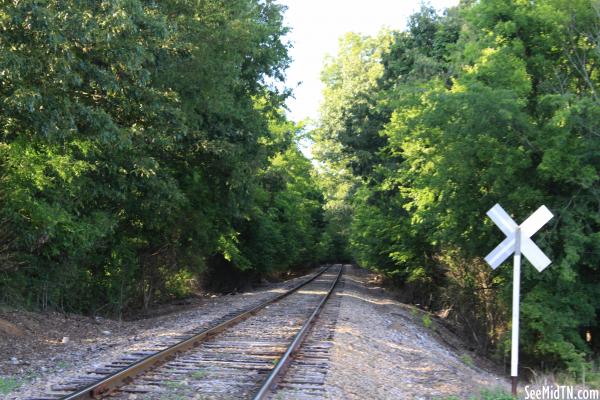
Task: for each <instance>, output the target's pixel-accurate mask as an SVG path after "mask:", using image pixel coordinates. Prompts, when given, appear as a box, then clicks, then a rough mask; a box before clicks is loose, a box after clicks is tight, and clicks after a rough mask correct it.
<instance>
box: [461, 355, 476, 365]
mask: <svg viewBox="0 0 600 400" xmlns="http://www.w3.org/2000/svg"><path fill="white" fill-rule="evenodd" d="M460 359H461V361H462V362H464V363H465V364H467V365H468V366H469V367H472V366H473V365H475V363H474V362H473V358H471V356H470V355H468V354H463V355H462V356H460Z"/></svg>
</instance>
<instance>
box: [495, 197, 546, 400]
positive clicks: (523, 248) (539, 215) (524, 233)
mask: <svg viewBox="0 0 600 400" xmlns="http://www.w3.org/2000/svg"><path fill="white" fill-rule="evenodd" d="M487 215H488V217H490V218H491V219H492V221H494V223H495V224H496V225H498V228H500V230H501V231H502V232H503V233H504V234H505V235H506V239H504V240H503V241H502V243H500V244H499V245H498V246H497V247H496V248H495V249H494V250H492V252H491V253H490V254H488V255H487V257H485V261H486V262H487V263H488V264H489V265H490V266H491V267H492V268H493V269H496V268H498V266H499V265H500V264H502V263H503V262H504V260H506V259H507V258H508V257H509V256H510V255H511V254H513V253H514V255H515V257H514V267H513V299H512V300H513V301H512V338H511V346H512V348H511V354H510V355H511V357H510V375H511V377H512V394H513V396H516V395H517V377H518V364H519V291H520V285H521V254H523V255H524V256H525V257H526V258H527V260H529V262H530V263H531V264H532V265H533V266H534V267H535V268H536V269H537V270H538V271H540V272H542V271H543V270H544V268H546V267H547V266H548V265H550V262H551V261H550V259H549V258H548V257H546V255H545V254H544V253H543V252H542V250H540V248H539V247H537V245H536V244H535V243H534V242H533V240H531V236H533V234H534V233H536V232H537V231H538V230H539V229H540V228H541V227H542V226H544V225H545V224H546V222H548V221H550V220H551V219H552V217H553V215H552V213H551V212H550V210H548V209H547V208H546V206H541V207H540V208H538V209H537V211H536V212H534V213H533V214H531V215H530V216H529V218H527V219H526V220H525V221H524V222H523V223H522V224H521V225H517V224H516V222H515V221H513V219H512V218H511V217H510V215H508V214H507V213H506V211H504V209H503V208H502V207H500V204H496V205H495V206H494V207H492V208H491V209H490V210H489V211H488V212H487Z"/></svg>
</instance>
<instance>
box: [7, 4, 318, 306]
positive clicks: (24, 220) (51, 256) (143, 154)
mask: <svg viewBox="0 0 600 400" xmlns="http://www.w3.org/2000/svg"><path fill="white" fill-rule="evenodd" d="M282 12H283V8H282V7H281V6H280V5H277V4H275V3H274V2H272V1H270V0H267V1H258V0H234V1H229V0H227V1H225V0H202V1H186V0H164V1H163V0H161V1H145V0H114V1H113V0H111V1H108V0H106V1H98V0H83V1H77V2H65V1H59V0H43V1H40V0H25V1H18V2H17V1H8V0H2V1H0V135H1V139H0V177H1V182H2V185H1V189H0V190H1V193H2V196H1V197H0V201H1V204H0V214H1V216H0V220H1V221H2V228H3V229H2V234H1V235H0V242H1V243H0V253H1V257H2V264H1V266H0V293H1V298H0V301H2V302H5V303H12V304H15V303H16V304H25V305H28V306H30V307H34V308H46V307H53V308H59V309H62V310H68V311H84V312H109V313H114V312H116V313H120V312H121V311H122V310H123V309H124V308H128V307H129V308H131V307H141V306H148V305H149V304H151V303H152V302H153V301H155V300H157V299H160V298H164V297H165V296H173V295H180V294H185V292H186V291H188V290H189V289H190V287H191V283H190V282H191V281H193V280H196V279H198V277H199V276H201V275H202V272H203V271H210V270H211V269H218V268H229V269H230V270H237V271H241V270H243V271H250V272H255V273H268V272H271V271H277V270H285V269H288V268H290V267H294V266H299V265H302V264H309V263H311V262H314V261H315V260H316V259H317V258H318V257H319V254H320V253H319V244H318V242H319V240H320V232H321V230H322V226H323V216H322V215H321V204H322V196H320V194H319V192H317V191H315V184H314V182H313V180H314V177H313V172H312V166H311V164H310V162H309V161H307V160H306V159H305V158H304V157H303V156H302V155H301V153H299V151H298V140H299V133H300V131H301V130H300V128H299V127H296V126H293V125H291V124H289V123H287V122H285V121H284V119H283V117H282V116H281V113H280V111H279V110H280V109H281V107H282V105H283V101H284V99H285V97H286V96H287V94H288V93H287V92H286V91H285V90H284V91H282V90H280V89H277V88H278V87H279V86H281V85H278V82H280V81H282V80H283V78H284V75H283V73H284V70H285V68H286V67H287V65H288V63H289V58H288V55H287V44H285V43H284V41H283V40H282V36H283V35H285V33H286V32H287V28H286V27H284V26H283V23H282V18H283V17H282Z"/></svg>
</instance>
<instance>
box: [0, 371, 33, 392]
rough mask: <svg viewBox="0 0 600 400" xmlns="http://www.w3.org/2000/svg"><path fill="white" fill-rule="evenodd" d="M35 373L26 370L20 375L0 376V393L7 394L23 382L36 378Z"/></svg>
mask: <svg viewBox="0 0 600 400" xmlns="http://www.w3.org/2000/svg"><path fill="white" fill-rule="evenodd" d="M36 376H37V374H35V373H34V372H31V371H30V372H27V373H26V374H25V375H22V376H18V377H17V376H5V377H1V376H0V395H5V394H8V393H10V392H12V391H14V390H17V389H18V388H20V387H21V386H23V385H24V384H26V383H28V382H31V381H32V380H34V379H35V378H36Z"/></svg>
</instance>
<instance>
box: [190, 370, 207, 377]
mask: <svg viewBox="0 0 600 400" xmlns="http://www.w3.org/2000/svg"><path fill="white" fill-rule="evenodd" d="M206 374H207V372H206V371H205V370H203V369H199V370H198V371H194V372H192V373H191V374H190V377H191V378H193V379H202V378H204V377H205V376H206Z"/></svg>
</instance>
